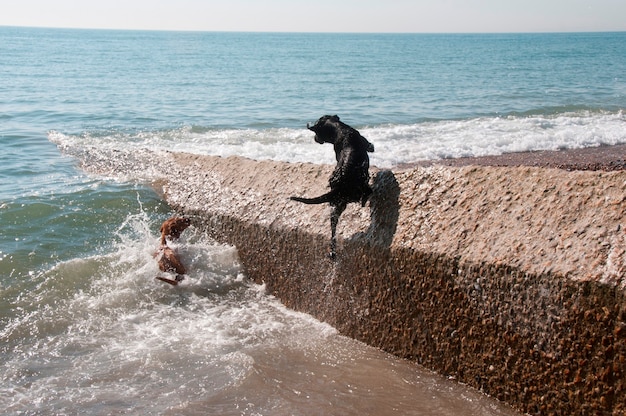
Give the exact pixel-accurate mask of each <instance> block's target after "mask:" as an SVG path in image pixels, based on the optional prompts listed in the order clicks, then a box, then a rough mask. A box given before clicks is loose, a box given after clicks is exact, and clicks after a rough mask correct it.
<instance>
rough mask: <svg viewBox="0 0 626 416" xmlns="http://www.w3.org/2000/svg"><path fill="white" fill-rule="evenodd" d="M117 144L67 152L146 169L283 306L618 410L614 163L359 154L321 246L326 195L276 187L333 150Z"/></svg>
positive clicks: (545, 399) (506, 382)
mask: <svg viewBox="0 0 626 416" xmlns="http://www.w3.org/2000/svg"><path fill="white" fill-rule="evenodd" d="M115 156H116V157H115V158H112V157H110V155H109V156H106V157H105V156H103V155H88V154H83V155H80V157H81V159H83V166H84V168H85V169H86V170H91V171H98V172H100V173H107V174H116V175H121V174H126V173H127V172H128V171H130V170H133V171H135V172H141V173H142V174H144V175H145V179H146V180H149V181H151V182H152V184H153V186H155V188H157V189H158V190H160V191H161V192H163V195H164V198H165V199H166V200H167V201H168V203H169V204H170V205H171V206H172V207H173V208H175V209H176V210H178V211H180V212H181V213H186V214H191V215H193V216H194V224H195V226H197V227H200V228H202V229H204V230H205V231H206V232H207V233H209V234H210V235H211V236H212V237H213V238H215V239H216V240H217V241H219V242H223V243H227V244H231V245H234V246H236V247H237V249H238V252H239V256H240V259H241V262H242V265H243V267H244V269H245V271H246V274H247V276H248V277H249V278H250V279H253V280H254V281H256V282H259V283H261V282H264V283H265V284H266V285H267V289H268V291H269V292H270V293H272V294H273V295H275V296H276V297H278V298H279V299H280V300H281V301H282V302H283V303H284V304H285V305H287V306H288V307H290V308H293V309H295V310H298V311H303V312H307V313H309V314H312V315H313V316H315V317H317V318H318V319H320V320H322V321H325V322H328V323H329V324H331V325H333V326H334V327H335V328H337V329H338V330H339V331H340V332H341V333H343V334H345V335H347V336H350V337H353V338H356V339H359V340H361V341H363V342H365V343H367V344H370V345H373V346H376V347H379V348H382V349H383V350H386V351H388V352H391V353H393V354H396V355H398V356H401V357H405V358H407V359H410V360H414V361H416V362H418V363H420V364H422V365H424V366H426V367H428V368H430V369H433V370H435V371H437V372H439V373H441V374H444V375H447V376H449V377H451V378H455V379H456V380H458V381H460V382H463V383H466V384H468V385H471V386H474V387H476V388H479V389H481V390H483V391H484V392H486V393H487V394H489V395H491V396H494V397H496V398H498V399H500V400H502V401H505V402H507V403H510V404H511V405H512V406H514V407H515V408H517V409H519V410H521V411H523V412H527V413H530V414H568V415H570V414H590V415H591V414H624V413H626V299H625V294H626V234H625V232H626V230H625V228H624V227H625V226H626V222H625V221H626V217H625V216H624V212H625V209H626V172H624V171H616V172H592V171H574V172H568V171H565V170H558V169H545V168H536V167H489V166H466V167H443V166H430V167H415V168H411V169H406V170H401V171H391V170H375V169H373V170H372V173H373V188H374V195H373V197H372V199H371V200H370V202H369V204H368V205H367V206H366V207H365V208H361V207H359V206H357V205H356V204H353V205H352V206H350V207H349V208H348V210H346V212H345V213H344V214H343V215H342V217H341V219H340V222H339V227H338V235H339V245H338V258H337V260H335V261H331V260H329V259H328V257H327V252H328V242H329V236H330V228H329V227H330V226H329V208H328V207H327V206H325V205H323V206H307V205H304V204H299V203H296V202H293V201H289V199H288V197H289V196H291V195H300V196H316V195H319V194H321V193H323V192H325V190H326V186H327V179H328V177H329V175H330V172H331V171H332V167H330V166H322V165H312V164H288V163H281V162H272V161H252V160H247V159H242V158H237V157H230V158H220V157H207V156H197V155H189V154H174V153H168V154H158V155H147V156H145V157H140V156H138V155H137V154H130V153H128V154H126V153H124V154H122V153H118V154H116V155H115ZM100 157H103V159H101V160H100V159H98V158H100ZM104 160H106V162H104ZM140 176H141V175H140Z"/></svg>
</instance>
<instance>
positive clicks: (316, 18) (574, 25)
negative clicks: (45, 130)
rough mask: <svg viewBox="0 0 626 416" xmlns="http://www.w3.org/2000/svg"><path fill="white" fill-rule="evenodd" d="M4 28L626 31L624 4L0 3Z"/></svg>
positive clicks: (546, 0)
mask: <svg viewBox="0 0 626 416" xmlns="http://www.w3.org/2000/svg"><path fill="white" fill-rule="evenodd" d="M0 26H42V27H74V28H108V29H151V30H152V29H154V30H200V31H253V32H256V31H264V32H266V31H271V32H439V33H441V32H443V33H448V32H571V31H626V0H0Z"/></svg>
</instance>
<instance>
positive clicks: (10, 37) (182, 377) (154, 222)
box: [0, 27, 626, 415]
mask: <svg viewBox="0 0 626 416" xmlns="http://www.w3.org/2000/svg"><path fill="white" fill-rule="evenodd" d="M0 57H1V58H0V155H1V156H0V158H1V159H0V160H1V163H0V409H3V410H1V411H0V412H1V413H2V414H7V415H44V414H45V415H49V414H54V415H78V414H80V415H117V414H136V415H146V414H154V415H364V414H371V415H435V414H436V415H512V414H516V413H515V412H514V411H513V410H511V409H510V408H509V407H507V406H506V405H504V404H502V403H500V402H497V401H495V400H494V399H493V398H490V397H488V396H486V395H484V394H483V393H482V392H480V391H477V390H474V389H472V388H469V387H468V386H464V385H462V384H459V383H457V382H456V381H455V380H453V379H449V378H445V377H442V376H439V375H436V374H433V373H431V372H430V371H428V370H427V369H425V368H423V367H420V366H418V365H416V364H414V363H411V362H408V361H405V360H402V359H399V358H397V357H393V356H391V355H389V354H386V353H384V352H382V351H380V350H377V349H375V348H372V347H369V346H366V345H364V344H361V343H359V342H357V341H354V340H351V339H348V338H346V337H343V336H342V335H341V334H339V333H338V332H337V331H336V330H335V329H334V328H332V327H331V326H329V325H328V324H326V323H324V322H320V321H318V320H316V319H314V318H313V317H311V316H309V315H306V314H303V313H298V312H295V311H292V310H289V309H287V308H285V307H284V306H283V305H282V304H281V303H280V302H279V301H278V300H277V299H276V298H274V297H273V296H272V295H271V294H269V293H267V291H266V290H265V287H264V286H263V285H258V284H254V283H252V282H250V281H249V280H248V279H247V277H246V275H245V271H244V270H243V269H242V267H241V264H240V262H239V259H238V255H237V249H236V248H235V247H230V246H225V245H222V244H218V243H217V242H215V241H212V240H211V239H210V238H209V237H207V236H206V235H204V234H203V233H202V232H200V231H199V230H197V229H195V228H194V227H191V228H189V229H188V230H187V231H185V232H184V233H183V236H182V238H181V240H179V241H178V242H177V243H176V244H175V245H176V248H177V249H178V250H179V252H181V255H182V257H183V259H184V261H185V262H186V263H187V265H188V268H189V270H190V272H189V275H188V277H187V279H186V280H185V284H184V285H180V286H179V287H172V286H169V285H166V284H164V283H162V282H159V281H157V280H155V276H156V275H157V274H158V268H157V265H156V263H155V261H154V258H153V254H154V251H155V249H156V247H157V246H158V240H159V236H158V230H159V226H160V224H161V222H162V221H163V220H165V219H166V218H168V217H169V216H171V215H173V214H174V212H173V211H172V209H171V208H170V207H169V206H168V205H167V203H165V202H164V201H163V200H162V199H161V198H160V197H159V195H157V193H155V191H154V190H153V189H151V188H150V187H149V185H148V184H147V183H146V182H145V178H142V179H140V178H137V177H133V176H132V175H126V176H117V177H106V176H103V175H97V174H88V173H86V172H85V171H83V170H82V169H81V165H80V158H79V157H77V155H80V154H81V152H83V151H91V152H93V151H98V150H102V151H103V154H114V152H111V150H124V151H137V152H141V151H143V150H151V151H174V152H189V153H195V154H206V155H219V156H229V155H239V156H244V157H248V158H252V159H273V160H280V161H285V162H313V163H327V164H332V163H334V155H333V152H332V149H331V148H329V147H327V146H320V145H318V144H316V143H314V141H313V136H312V133H311V132H310V131H308V130H307V129H306V123H307V122H310V123H313V122H315V121H316V120H317V119H318V118H319V117H321V116H323V115H325V114H331V115H334V114H336V115H339V117H340V118H341V120H342V121H344V122H346V123H347V124H349V125H351V126H353V127H355V128H357V129H358V130H359V131H360V132H361V134H362V135H363V136H365V137H366V138H367V139H368V140H369V141H370V142H372V143H373V144H374V146H375V148H376V151H375V152H374V153H372V154H371V159H370V161H371V164H372V165H374V166H378V167H381V168H391V169H393V167H394V166H398V165H402V164H404V163H411V162H416V161H420V160H427V159H442V158H453V157H461V156H481V155H496V154H503V153H507V152H519V151H533V150H544V149H571V148H583V147H593V146H603V145H614V144H622V143H626V112H625V109H626V33H625V32H621V33H551V34H332V33H214V32H166V31H163V32H159V31H113V30H80V29H44V28H21V27H0Z"/></svg>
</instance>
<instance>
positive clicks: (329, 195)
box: [289, 191, 335, 204]
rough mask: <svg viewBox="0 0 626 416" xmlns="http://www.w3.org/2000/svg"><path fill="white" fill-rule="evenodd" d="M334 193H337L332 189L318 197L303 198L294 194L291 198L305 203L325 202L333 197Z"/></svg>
mask: <svg viewBox="0 0 626 416" xmlns="http://www.w3.org/2000/svg"><path fill="white" fill-rule="evenodd" d="M334 194H335V193H334V192H333V191H330V192H328V193H325V194H324V195H320V196H318V197H316V198H301V197H299V196H292V197H290V198H289V199H291V200H292V201H297V202H302V203H303V204H325V203H326V202H330V201H331V200H332V199H333V196H334Z"/></svg>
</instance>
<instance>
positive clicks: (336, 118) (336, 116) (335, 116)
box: [330, 114, 339, 121]
mask: <svg viewBox="0 0 626 416" xmlns="http://www.w3.org/2000/svg"><path fill="white" fill-rule="evenodd" d="M330 119H331V120H332V121H339V116H338V115H337V114H335V115H334V116H332V117H331V118H330Z"/></svg>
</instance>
